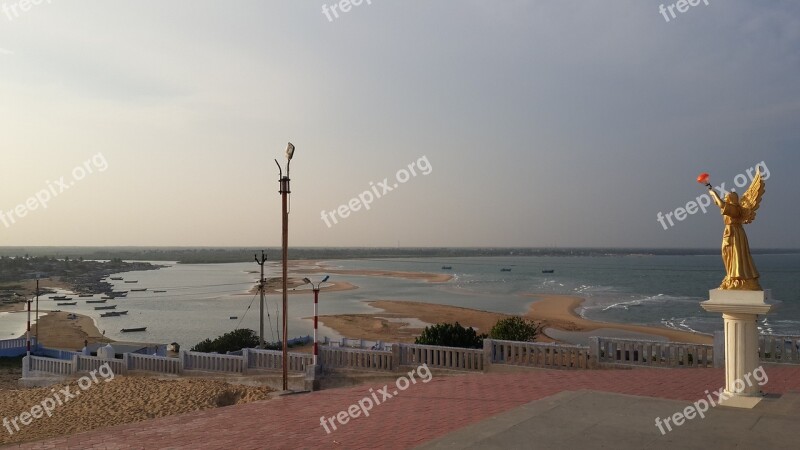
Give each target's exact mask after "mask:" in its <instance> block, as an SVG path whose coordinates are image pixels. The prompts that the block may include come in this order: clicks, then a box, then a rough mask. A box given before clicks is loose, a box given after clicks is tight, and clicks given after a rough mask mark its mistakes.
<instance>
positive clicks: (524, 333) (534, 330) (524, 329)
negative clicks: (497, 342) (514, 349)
mask: <svg viewBox="0 0 800 450" xmlns="http://www.w3.org/2000/svg"><path fill="white" fill-rule="evenodd" d="M539 331H540V328H539V326H538V325H536V323H534V322H533V321H532V320H527V319H523V318H522V317H519V316H513V317H508V318H506V319H500V320H498V321H497V323H496V324H494V326H493V327H492V330H491V331H490V332H489V337H491V338H492V339H501V340H505V341H518V342H533V341H535V340H536V336H537V335H538V334H539Z"/></svg>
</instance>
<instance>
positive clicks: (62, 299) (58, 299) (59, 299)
mask: <svg viewBox="0 0 800 450" xmlns="http://www.w3.org/2000/svg"><path fill="white" fill-rule="evenodd" d="M53 300H55V301H57V302H63V301H64V300H72V297H62V298H54V299H53Z"/></svg>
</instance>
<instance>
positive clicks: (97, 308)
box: [94, 305, 117, 311]
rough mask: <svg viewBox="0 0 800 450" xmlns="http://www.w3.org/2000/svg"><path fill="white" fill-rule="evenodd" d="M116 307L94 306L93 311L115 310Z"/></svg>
mask: <svg viewBox="0 0 800 450" xmlns="http://www.w3.org/2000/svg"><path fill="white" fill-rule="evenodd" d="M116 308H117V305H110V306H95V307H94V310H95V311H100V310H101V309H116Z"/></svg>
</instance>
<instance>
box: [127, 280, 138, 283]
mask: <svg viewBox="0 0 800 450" xmlns="http://www.w3.org/2000/svg"><path fill="white" fill-rule="evenodd" d="M125 282H126V283H138V282H139V280H125Z"/></svg>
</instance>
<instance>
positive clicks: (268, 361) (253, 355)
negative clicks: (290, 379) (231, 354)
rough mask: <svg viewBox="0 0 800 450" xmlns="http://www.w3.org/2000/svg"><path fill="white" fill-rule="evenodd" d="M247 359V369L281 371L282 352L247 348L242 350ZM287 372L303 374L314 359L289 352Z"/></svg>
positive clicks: (306, 354) (302, 354) (305, 354)
mask: <svg viewBox="0 0 800 450" xmlns="http://www.w3.org/2000/svg"><path fill="white" fill-rule="evenodd" d="M244 352H245V353H244V355H245V358H246V359H247V368H248V369H254V370H282V369H283V365H282V361H283V352H282V351H280V350H259V349H252V348H248V349H245V350H244ZM288 356H289V366H288V367H287V368H286V369H287V371H289V372H305V370H306V366H310V365H311V364H312V363H313V361H314V358H313V356H311V355H310V354H308V353H295V352H289V353H288Z"/></svg>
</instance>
